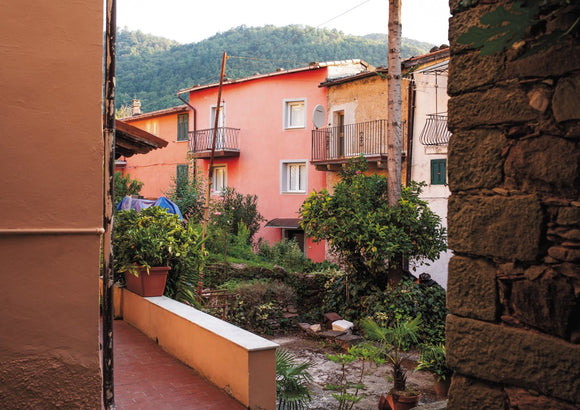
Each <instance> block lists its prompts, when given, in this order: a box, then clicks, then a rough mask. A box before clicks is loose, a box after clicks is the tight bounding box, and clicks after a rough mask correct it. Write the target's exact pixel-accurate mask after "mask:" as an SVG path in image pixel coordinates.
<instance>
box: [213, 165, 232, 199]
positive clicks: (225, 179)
mask: <svg viewBox="0 0 580 410" xmlns="http://www.w3.org/2000/svg"><path fill="white" fill-rule="evenodd" d="M217 170H220V171H222V175H223V181H222V182H223V184H222V186H221V187H220V188H219V189H217V188H216V187H217V186H218V184H217V182H218V177H219V175H218V174H219V173H220V172H216V171H217ZM227 186H228V167H227V166H226V165H214V166H213V174H212V178H211V193H212V194H214V195H219V194H221V193H222V192H224V190H225V189H226V188H227Z"/></svg>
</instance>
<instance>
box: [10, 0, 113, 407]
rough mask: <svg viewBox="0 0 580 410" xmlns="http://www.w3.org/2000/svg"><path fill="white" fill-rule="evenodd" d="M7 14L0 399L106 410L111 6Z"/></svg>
mask: <svg viewBox="0 0 580 410" xmlns="http://www.w3.org/2000/svg"><path fill="white" fill-rule="evenodd" d="M0 14H1V15H2V24H0V43H1V44H2V46H1V47H0V61H2V66H1V68H0V71H1V74H0V95H1V96H2V98H1V99H0V112H2V125H1V138H0V164H2V195H1V196H0V214H1V215H2V218H0V260H2V261H3V264H4V265H3V267H2V270H1V272H2V276H3V282H2V286H1V287H0V299H2V301H3V303H2V306H3V307H2V315H0V329H2V332H0V368H2V372H0V386H2V389H1V390H2V392H1V394H0V395H1V397H2V403H3V404H4V405H9V407H13V408H46V407H56V406H60V407H68V408H100V400H101V399H100V397H101V387H100V385H101V376H100V366H99V348H98V339H99V299H98V296H99V285H98V278H99V244H100V237H99V235H98V234H97V229H98V228H100V227H102V202H103V201H102V196H101V195H102V194H101V193H102V173H103V169H102V167H103V143H102V124H101V121H102V99H101V95H102V80H103V73H102V67H103V63H102V56H103V2H102V1H95V0H84V1H83V0H79V1H76V2H21V1H18V2H17V1H10V0H8V1H2V2H0ZM17 229H26V230H28V231H27V232H29V234H26V235H23V234H20V233H17V232H16V230H17ZM47 229H75V230H80V231H83V232H84V233H82V234H77V235H71V234H70V233H67V232H61V233H60V234H57V235H47V234H46V230H47Z"/></svg>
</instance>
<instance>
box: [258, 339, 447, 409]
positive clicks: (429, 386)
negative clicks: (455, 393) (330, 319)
mask: <svg viewBox="0 0 580 410" xmlns="http://www.w3.org/2000/svg"><path fill="white" fill-rule="evenodd" d="M269 339H270V340H271V341H273V342H275V343H277V344H279V345H280V347H281V348H284V349H286V350H288V351H290V352H292V353H294V354H295V355H296V356H297V357H298V359H299V361H311V362H312V363H313V366H312V367H311V368H310V370H309V371H310V374H311V375H312V377H313V383H312V384H311V385H310V389H311V394H312V401H311V402H310V404H309V406H308V408H309V409H311V410H328V409H333V408H337V407H338V402H337V400H336V399H334V398H333V397H332V395H331V393H332V392H331V391H329V390H326V389H325V388H324V386H326V385H328V384H336V383H337V381H338V379H339V377H340V374H341V370H340V365H338V364H336V363H334V362H332V361H331V360H329V359H328V358H327V357H326V354H327V353H329V354H336V353H337V352H339V351H340V350H337V348H336V346H333V345H332V344H331V343H329V342H325V341H322V340H320V339H316V338H314V337H312V336H309V335H307V334H305V333H303V332H299V331H297V332H293V333H291V334H288V335H285V336H276V337H269ZM418 358H419V355H418V354H417V353H411V354H410V360H409V361H408V362H406V363H405V364H406V365H407V366H406V368H407V369H408V372H407V385H408V386H409V387H411V388H414V389H416V390H419V391H420V392H421V393H422V394H423V396H422V397H421V400H420V401H419V404H420V405H422V404H428V403H435V402H437V401H440V399H438V398H437V396H436V395H435V390H434V389H433V376H432V375H431V374H430V373H428V372H415V373H413V371H412V369H414V368H415V366H416V365H417V360H418ZM349 367H350V368H352V370H353V374H354V373H357V374H358V371H360V363H359V362H354V363H352V364H350V365H349ZM366 367H368V370H365V376H364V379H363V383H364V384H365V385H366V389H365V391H364V392H363V395H364V396H365V397H364V398H363V399H362V400H361V401H360V402H358V403H357V404H356V405H355V406H354V409H360V410H363V409H364V410H368V409H376V408H377V406H378V403H379V398H380V395H381V394H382V393H386V391H387V390H388V389H390V388H391V387H392V382H388V381H386V379H385V375H386V374H387V373H389V372H390V366H388V365H382V366H376V365H374V364H373V365H367V366H366ZM442 408H444V407H442Z"/></svg>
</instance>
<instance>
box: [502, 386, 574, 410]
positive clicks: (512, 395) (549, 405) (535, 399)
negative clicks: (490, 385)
mask: <svg viewBox="0 0 580 410" xmlns="http://www.w3.org/2000/svg"><path fill="white" fill-rule="evenodd" d="M505 392H506V394H507V396H508V400H509V405H510V408H512V409H519V410H533V409H544V410H578V407H576V406H575V405H573V404H570V403H566V402H564V401H561V400H556V399H552V398H550V397H546V396H542V395H539V394H537V393H535V392H533V393H532V392H529V391H527V390H525V389H520V388H517V387H506V388H505Z"/></svg>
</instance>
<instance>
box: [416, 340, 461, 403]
mask: <svg viewBox="0 0 580 410" xmlns="http://www.w3.org/2000/svg"><path fill="white" fill-rule="evenodd" d="M419 370H425V371H428V372H430V373H431V374H433V379H434V382H433V386H434V388H435V393H436V394H437V397H441V398H444V397H447V392H448V391H449V385H450V383H451V375H452V374H453V370H451V369H450V368H449V367H447V363H446V360H445V346H444V345H443V344H438V345H425V346H423V347H422V348H421V356H420V358H419V363H418V365H417V367H416V368H415V370H414V371H419Z"/></svg>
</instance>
